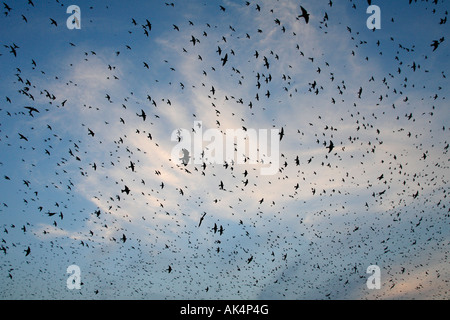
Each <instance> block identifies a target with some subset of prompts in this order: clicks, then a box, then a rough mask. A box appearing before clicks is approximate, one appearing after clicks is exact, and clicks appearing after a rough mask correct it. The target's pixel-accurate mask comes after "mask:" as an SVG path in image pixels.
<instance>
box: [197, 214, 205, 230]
mask: <svg viewBox="0 0 450 320" xmlns="http://www.w3.org/2000/svg"><path fill="white" fill-rule="evenodd" d="M205 216H206V212H204V213H203V215H202V216H201V217H200V222H199V223H198V227H199V228H200V225H201V224H202V222H203V219H204V218H205Z"/></svg>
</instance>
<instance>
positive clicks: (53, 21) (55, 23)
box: [50, 18, 58, 27]
mask: <svg viewBox="0 0 450 320" xmlns="http://www.w3.org/2000/svg"><path fill="white" fill-rule="evenodd" d="M50 21H51V23H50V24H53V25H55V27H57V26H58V23H57V22H56V21H55V20H53V19H52V18H50Z"/></svg>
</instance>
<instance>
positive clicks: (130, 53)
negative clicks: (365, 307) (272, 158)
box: [0, 0, 450, 299]
mask: <svg viewBox="0 0 450 320" xmlns="http://www.w3.org/2000/svg"><path fill="white" fill-rule="evenodd" d="M22 2H24V3H25V4H23V3H21V4H20V5H19V3H18V2H11V3H5V2H3V16H2V17H1V18H0V19H1V22H0V23H2V24H7V23H12V22H13V23H14V24H18V25H21V28H22V27H23V28H33V26H32V21H35V22H36V20H37V18H36V17H34V15H33V10H35V7H37V6H38V4H37V3H36V4H35V3H33V1H31V0H28V2H26V1H22ZM55 2H56V4H57V5H58V6H61V7H63V6H65V5H67V4H62V3H61V2H60V0H56V1H55ZM343 2H344V1H342V2H339V4H338V3H337V1H332V0H326V1H324V2H323V3H321V4H320V6H319V8H325V10H318V9H316V8H314V9H312V8H311V7H312V6H313V4H314V5H317V4H318V3H319V1H314V2H308V1H301V2H300V3H297V2H295V1H294V3H290V2H289V3H288V2H281V1H277V2H275V1H242V2H240V1H238V2H233V3H231V2H227V1H225V2H224V3H222V2H220V4H219V2H214V4H212V3H207V4H201V6H205V7H207V8H208V9H209V10H211V12H212V15H211V16H209V18H211V17H215V18H214V20H213V21H203V20H201V19H203V18H202V16H201V15H199V16H196V14H195V12H193V13H192V12H188V13H186V12H182V11H181V9H179V7H183V8H189V5H187V4H186V3H184V4H183V3H180V2H173V3H154V4H152V5H154V6H157V7H158V10H160V11H161V12H166V13H167V16H168V17H172V18H173V17H177V18H176V21H171V20H170V19H169V18H167V19H164V22H160V21H162V20H158V19H156V17H154V18H151V17H148V18H138V17H129V19H128V18H127V19H128V24H127V26H126V33H125V35H124V36H123V38H120V39H121V40H122V39H127V42H126V43H117V44H116V47H115V48H108V49H109V52H106V51H105V49H104V48H100V47H96V48H89V49H87V48H86V44H83V42H82V40H78V42H77V41H76V40H71V39H70V38H67V39H65V45H66V47H65V48H64V50H67V51H66V52H70V54H71V57H73V59H74V61H73V64H72V62H71V63H70V65H64V66H63V68H65V69H64V70H57V69H56V70H55V68H50V66H49V65H45V64H41V63H40V60H39V59H38V58H36V57H35V56H34V55H33V52H26V51H25V50H23V49H22V48H23V47H25V46H26V45H25V42H26V41H27V39H17V40H15V41H13V42H8V43H3V46H2V49H1V50H0V63H1V64H2V70H3V72H2V74H3V75H2V79H3V80H2V82H3V85H2V87H1V88H0V92H1V94H2V96H3V97H2V98H1V101H0V114H1V117H0V148H1V149H0V150H1V157H0V171H1V172H0V174H1V177H2V179H1V182H0V189H1V194H2V195H3V196H2V198H1V199H0V205H1V208H0V222H1V223H2V230H1V231H2V235H1V237H0V238H1V244H0V255H2V259H1V260H0V284H1V286H0V287H1V290H0V297H1V298H11V297H12V298H39V297H50V298H61V297H62V298H65V297H70V298H73V297H79V298H91V297H103V298H115V297H131V298H133V297H134V298H190V297H193V296H196V297H199V298H205V299H208V298H253V299H254V298H275V299H278V298H291V299H302V298H318V299H327V298H329V299H333V298H379V297H385V298H386V297H388V298H389V297H400V298H401V297H415V296H420V295H422V296H423V295H425V296H427V297H429V298H437V299H443V298H448V297H449V289H450V287H449V283H448V281H449V277H448V275H449V268H448V254H449V240H450V239H449V230H450V229H449V219H448V218H449V216H450V215H449V207H448V205H449V204H448V200H447V193H448V188H447V187H446V179H447V176H446V173H447V172H448V156H447V154H448V148H449V142H448V139H447V137H448V136H447V135H448V128H447V126H446V122H445V121H446V120H447V118H446V117H447V112H446V110H445V109H446V106H447V104H446V101H445V99H446V94H447V87H444V86H443V84H446V81H447V80H446V79H447V77H446V70H445V66H444V65H447V66H448V63H447V64H443V65H442V70H439V68H441V64H440V62H439V61H436V59H435V58H434V55H437V54H442V52H443V51H445V50H447V51H445V52H447V53H448V49H447V43H446V41H445V40H446V39H445V33H446V30H447V29H446V28H447V24H446V22H447V16H448V12H447V9H446V7H445V1H439V0H433V1H417V0H416V1H412V0H410V1H409V6H410V7H411V9H412V10H417V11H422V10H424V11H425V12H424V13H423V12H419V13H418V15H419V16H421V15H426V16H427V17H428V18H427V19H430V20H432V21H435V23H434V24H435V25H434V26H433V30H435V29H437V30H439V32H440V33H441V34H440V36H438V37H435V38H432V39H429V41H428V42H427V44H426V45H425V46H424V45H423V44H420V45H419V44H418V45H416V44H411V43H410V41H408V40H405V41H404V42H403V41H402V40H398V39H397V38H395V37H393V36H386V33H387V34H389V33H388V32H387V31H384V30H385V29H386V30H389V29H392V28H394V29H395V28H396V21H395V20H396V19H397V18H394V17H393V18H391V19H390V21H389V23H390V25H389V24H388V22H384V23H383V26H382V28H383V29H382V30H377V31H375V30H374V31H369V30H367V29H365V30H364V28H366V26H365V24H362V25H361V26H359V31H356V30H355V28H358V26H355V25H350V24H351V22H348V25H345V23H344V22H343V21H341V17H340V16H339V14H338V13H337V12H338V11H337V8H341V9H342V6H344V7H345V6H350V7H351V8H352V9H354V10H353V11H354V14H355V15H357V14H360V13H361V12H363V16H364V14H365V8H366V7H367V6H366V5H370V4H371V3H372V1H367V3H365V2H362V1H360V2H357V1H354V0H347V1H345V4H344V3H343ZM373 2H375V1H373ZM39 6H42V4H39ZM98 6H99V7H100V6H102V7H106V9H105V10H106V11H105V12H107V10H112V8H114V7H115V4H114V2H112V3H111V4H107V5H106V4H104V3H103V2H102V4H98ZM414 6H417V8H416V9H414V8H412V7H414ZM361 8H362V9H361ZM97 9H98V8H97V7H95V6H93V7H89V8H83V7H82V8H81V11H82V16H81V28H82V30H83V29H85V28H86V29H87V28H89V26H91V25H94V24H95V23H96V21H95V19H94V18H88V16H89V14H88V11H89V12H95V10H97ZM136 9H137V10H138V8H136ZM382 9H383V8H382ZM382 12H383V14H386V15H387V12H386V13H385V12H384V11H382ZM64 14H65V12H64ZM184 14H186V17H187V18H183V19H185V20H184V21H183V19H181V18H180V17H184ZM190 14H192V15H190ZM236 14H237V15H239V14H240V15H242V16H241V18H242V17H243V16H246V17H247V18H248V17H252V21H251V23H250V22H249V23H248V25H246V23H245V21H239V20H236V16H235V15H236ZM391 14H392V15H393V13H391ZM92 16H93V15H92ZM267 17H270V19H268V18H267ZM364 17H365V16H364ZM65 18H66V16H64V19H65ZM383 18H384V19H385V20H384V21H388V20H387V18H386V16H383ZM89 19H91V20H89ZM174 19H175V18H174ZM342 19H343V18H342ZM44 20H45V19H44ZM61 21H62V19H58V18H57V17H48V18H46V21H45V23H44V24H47V25H46V26H44V28H47V29H48V30H49V31H48V32H52V33H54V32H55V30H58V31H60V30H62V29H64V28H65V24H63V23H61ZM227 22H229V23H227ZM40 23H41V22H40ZM159 23H161V25H159ZM255 23H256V24H257V26H258V27H257V28H255V29H250V27H249V26H251V27H252V28H253V26H254V24H255ZM162 25H164V26H165V27H167V26H168V27H169V29H168V30H161V28H162ZM60 32H62V31H60ZM65 32H67V31H65ZM70 32H81V31H77V30H74V31H70ZM157 32H159V33H157ZM339 32H340V33H339ZM382 32H385V33H382ZM161 34H163V35H164V37H165V39H164V40H161V38H162V37H161V38H160V39H159V40H160V42H158V41H157V40H154V39H153V38H154V37H157V35H158V36H159V35H161ZM312 34H314V35H316V36H317V35H318V36H320V38H322V39H324V41H325V42H326V41H330V42H331V43H332V42H333V40H332V39H330V38H329V37H328V36H329V34H340V35H341V36H340V39H339V41H340V42H341V43H342V44H343V45H345V46H346V47H345V49H341V48H339V47H336V48H335V50H336V53H339V54H341V53H345V55H344V56H337V55H336V54H333V52H322V51H321V50H322V48H324V47H325V44H318V43H316V42H314V40H311V39H312V37H313V36H312ZM381 34H382V36H380V35H381ZM49 37H50V36H49ZM167 38H168V40H167V42H166V41H165V40H166V39H167ZM68 39H69V40H68ZM113 39H114V38H113ZM148 41H154V42H152V45H157V44H159V45H161V48H162V49H161V48H160V49H161V50H162V51H163V52H164V49H165V48H166V47H170V49H171V54H170V55H169V56H168V57H164V58H162V59H160V60H159V61H158V60H157V59H153V60H149V59H148V58H145V57H143V56H142V55H140V51H139V50H138V47H139V46H145V45H146V43H147V42H148ZM161 43H162V44H161ZM268 45H270V47H268ZM50 46H51V44H50ZM99 46H100V45H99ZM165 46H166V47H165ZM341 50H342V51H341ZM417 52H419V54H418V53H417ZM287 56H289V57H292V56H294V57H295V59H293V60H292V59H291V60H287V59H286V57H287ZM447 57H448V54H447V56H446V58H447ZM19 59H21V60H19ZM122 59H123V60H122ZM176 60H180V61H182V63H179V64H178V65H177V64H176ZM372 60H373V61H374V62H373V63H374V64H376V63H380V64H383V65H384V66H385V69H384V70H373V74H370V73H368V72H367V70H372V66H371V63H372ZM17 61H25V63H24V64H18V63H17ZM64 61H66V60H64ZM130 61H132V62H130ZM94 63H95V65H94ZM125 64H131V66H129V68H130V70H134V71H130V73H127V69H126V67H124V66H125ZM351 64H353V66H352V65H351ZM74 65H76V66H77V67H80V68H83V70H85V71H86V72H89V70H93V71H92V72H93V73H95V72H97V73H100V75H96V76H97V77H96V76H93V78H90V77H82V76H80V75H78V78H77V79H71V78H70V77H69V76H67V75H65V74H64V73H63V71H64V72H67V74H69V75H72V76H74V77H75V76H77V74H76V73H75V72H73V71H71V70H73V68H74ZM96 65H100V66H101V68H102V69H100V70H98V69H95V66H96ZM46 68H47V69H48V70H47V69H46ZM299 68H302V69H301V70H299ZM342 68H344V69H342ZM345 68H346V69H345ZM352 68H353V69H352ZM355 69H358V71H355ZM342 70H347V71H342ZM386 70H387V71H386ZM105 74H106V75H107V76H106V78H100V77H102V76H103V75H105ZM304 74H307V75H308V76H310V77H311V78H307V79H305V78H304ZM361 75H362V76H363V77H366V76H367V78H366V79H364V80H363V82H360V81H359V82H356V81H353V80H352V79H351V77H352V76H354V77H356V78H357V79H361V78H359V77H360V76H361ZM145 77H146V78H145ZM144 78H145V80H142V79H144ZM92 79H94V80H92ZM136 79H138V80H136ZM6 81H10V82H9V83H6ZM90 81H91V82H90ZM96 81H97V82H98V83H99V86H98V87H95V86H96V84H97V83H96ZM133 81H136V83H142V86H143V88H145V89H142V88H130V87H129V84H130V83H134V82H133ZM433 81H436V82H433ZM83 82H86V83H83ZM436 83H438V84H437V85H436ZM90 86H93V87H94V88H93V89H92V88H90ZM79 88H83V89H79ZM128 89H130V91H129V92H128V93H124V92H125V90H128ZM79 90H86V91H87V93H86V94H85V95H83V96H82V95H78V97H79V98H78V99H77V94H78V93H79V92H80V91H79ZM94 90H97V91H96V94H97V96H96V95H95V94H93V93H92V92H94ZM144 91H145V92H144ZM74 92H77V94H75V93H74ZM430 92H432V94H430ZM122 93H124V95H121V94H122ZM98 95H100V96H101V100H99V98H98ZM238 95H240V96H238ZM315 101H320V103H321V104H324V103H325V105H318V104H317V103H315ZM188 104H191V105H192V104H197V106H194V107H192V106H191V105H188ZM299 109H302V110H300V111H299ZM436 114H437V115H436ZM298 115H301V118H299V119H294V117H296V116H298ZM77 119H83V122H86V123H79V121H78V120H77ZM261 119H264V120H263V121H262V122H260V121H261ZM196 120H204V121H203V126H204V127H206V126H207V127H210V128H217V129H219V130H221V131H222V132H225V130H226V129H227V128H229V127H230V126H231V127H232V128H242V129H244V130H248V128H258V127H264V128H276V129H279V130H280V135H279V140H280V156H279V158H280V168H279V170H278V172H277V174H276V175H273V176H262V175H260V174H259V168H260V166H262V165H264V164H262V163H258V165H250V164H248V165H247V164H236V163H234V162H233V161H225V162H224V163H223V164H214V163H210V162H208V159H206V158H203V159H202V164H201V165H196V164H192V163H189V157H190V155H191V156H192V153H191V154H190V155H189V153H188V152H185V153H184V154H183V155H180V157H181V159H180V160H182V163H177V162H176V161H174V160H176V159H170V150H171V148H172V147H173V146H174V144H175V142H173V141H171V140H170V133H171V131H172V130H176V129H177V128H180V126H183V125H184V126H185V128H189V130H190V131H191V132H192V133H195V132H196V130H199V129H200V128H198V127H194V126H192V124H193V123H194V121H196ZM261 123H263V124H261ZM176 125H179V126H176ZM188 126H190V127H188ZM168 130H169V131H168ZM117 135H119V136H117ZM247 160H248V157H247ZM70 264H79V265H80V268H81V272H82V275H81V279H82V289H81V290H72V291H71V290H68V289H67V288H66V287H65V283H66V282H65V279H66V278H67V276H68V275H67V274H66V273H65V272H66V268H67V266H69V265H70ZM371 264H379V265H380V267H381V268H382V275H383V278H382V281H383V288H382V290H379V291H377V290H372V291H371V290H367V288H366V287H365V281H366V279H367V277H368V276H369V275H368V274H366V268H367V266H369V265H371ZM55 279H56V280H57V281H55Z"/></svg>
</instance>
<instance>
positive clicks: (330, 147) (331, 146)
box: [327, 140, 334, 153]
mask: <svg viewBox="0 0 450 320" xmlns="http://www.w3.org/2000/svg"><path fill="white" fill-rule="evenodd" d="M333 148H334V143H333V141H331V140H330V144H329V145H328V147H327V149H328V153H330V152H331V151H332V150H333Z"/></svg>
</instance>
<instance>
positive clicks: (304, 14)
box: [297, 6, 309, 23]
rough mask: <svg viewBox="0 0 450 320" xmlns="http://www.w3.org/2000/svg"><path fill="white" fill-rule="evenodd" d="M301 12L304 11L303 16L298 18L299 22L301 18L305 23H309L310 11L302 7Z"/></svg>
mask: <svg viewBox="0 0 450 320" xmlns="http://www.w3.org/2000/svg"><path fill="white" fill-rule="evenodd" d="M300 10H302V14H301V15H299V16H298V17H297V20H299V19H300V18H304V19H305V22H306V23H309V13H308V11H306V9H305V8H303V7H302V6H300Z"/></svg>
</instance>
